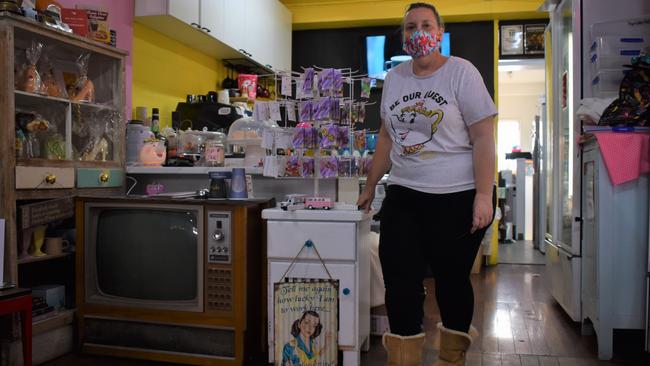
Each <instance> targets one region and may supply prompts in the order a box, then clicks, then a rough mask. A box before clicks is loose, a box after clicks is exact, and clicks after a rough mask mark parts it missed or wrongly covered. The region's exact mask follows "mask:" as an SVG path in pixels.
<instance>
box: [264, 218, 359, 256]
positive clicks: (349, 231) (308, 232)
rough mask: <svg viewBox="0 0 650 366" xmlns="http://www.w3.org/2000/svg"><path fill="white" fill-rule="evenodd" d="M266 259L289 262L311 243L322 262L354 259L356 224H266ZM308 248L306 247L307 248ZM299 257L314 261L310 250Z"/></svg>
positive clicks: (273, 222)
mask: <svg viewBox="0 0 650 366" xmlns="http://www.w3.org/2000/svg"><path fill="white" fill-rule="evenodd" d="M268 232H269V236H268V257H269V258H282V259H293V258H294V257H295V256H296V255H297V254H298V252H299V251H300V248H302V246H303V245H305V242H306V241H307V240H311V241H312V242H313V243H314V245H315V246H316V248H317V249H318V252H319V253H320V255H321V257H322V258H323V259H325V260H327V259H330V260H331V259H336V260H355V258H356V224H354V223H349V222H305V221H269V223H268ZM308 249H309V248H308ZM301 258H312V259H318V256H317V255H316V252H315V251H314V250H312V249H309V250H305V251H303V253H302V254H301Z"/></svg>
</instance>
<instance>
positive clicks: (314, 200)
mask: <svg viewBox="0 0 650 366" xmlns="http://www.w3.org/2000/svg"><path fill="white" fill-rule="evenodd" d="M305 208H307V209H308V210H316V209H322V210H331V209H332V208H334V202H332V199H331V198H329V197H307V198H306V199H305Z"/></svg>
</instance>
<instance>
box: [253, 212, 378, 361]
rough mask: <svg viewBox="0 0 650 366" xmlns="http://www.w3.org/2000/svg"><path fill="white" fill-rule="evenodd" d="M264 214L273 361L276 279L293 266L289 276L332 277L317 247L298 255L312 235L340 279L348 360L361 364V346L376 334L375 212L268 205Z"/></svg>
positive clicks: (341, 336) (343, 346)
mask: <svg viewBox="0 0 650 366" xmlns="http://www.w3.org/2000/svg"><path fill="white" fill-rule="evenodd" d="M262 217H263V218H265V219H267V220H268V225H267V230H268V235H267V240H268V243H267V257H268V279H269V281H268V284H267V285H268V321H269V324H268V336H269V362H273V360H274V354H273V352H274V350H275V347H274V332H273V329H274V319H273V316H274V309H273V308H274V306H273V284H274V283H276V282H278V281H280V280H281V279H282V277H283V275H284V274H285V273H286V272H287V270H288V269H289V268H290V267H291V269H290V273H289V277H297V278H322V279H327V278H329V276H328V274H327V272H326V271H325V268H324V267H323V264H322V263H321V262H320V260H319V258H318V256H317V255H316V252H315V251H314V250H309V249H308V250H303V252H302V254H301V256H300V257H299V258H296V255H297V254H298V252H300V249H301V248H302V247H303V246H304V245H306V243H307V242H308V241H309V243H310V244H312V243H313V245H314V246H315V247H316V248H317V249H318V253H319V254H320V257H321V258H322V260H323V261H324V263H325V266H327V270H328V271H329V273H330V274H331V275H332V277H333V278H334V279H336V280H339V333H338V345H339V349H340V350H342V351H343V365H345V366H351V365H359V362H360V351H361V350H368V348H367V347H368V346H369V343H368V342H369V334H370V262H369V245H370V244H369V235H370V215H368V214H364V213H362V212H359V211H319V210H313V211H312V210H298V211H292V212H287V211H283V210H280V209H277V208H275V209H267V210H264V211H262ZM294 258H296V261H295V263H294V264H293V266H291V263H292V261H293V260H294Z"/></svg>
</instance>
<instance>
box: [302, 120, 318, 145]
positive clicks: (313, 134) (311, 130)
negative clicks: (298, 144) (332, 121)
mask: <svg viewBox="0 0 650 366" xmlns="http://www.w3.org/2000/svg"><path fill="white" fill-rule="evenodd" d="M303 133H304V135H305V148H306V149H315V148H316V147H318V129H317V128H316V127H312V126H311V125H310V126H309V127H307V128H305V129H304V131H303Z"/></svg>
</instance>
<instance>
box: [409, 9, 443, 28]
mask: <svg viewBox="0 0 650 366" xmlns="http://www.w3.org/2000/svg"><path fill="white" fill-rule="evenodd" d="M420 8H425V9H429V10H431V11H432V12H433V15H435V17H436V22H438V27H440V28H444V26H445V22H444V21H443V20H442V17H441V16H440V13H438V10H437V9H436V7H435V6H433V5H431V4H429V3H411V4H410V5H409V6H408V8H406V12H404V15H406V13H408V12H409V11H411V10H413V9H420ZM402 28H404V21H402Z"/></svg>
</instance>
